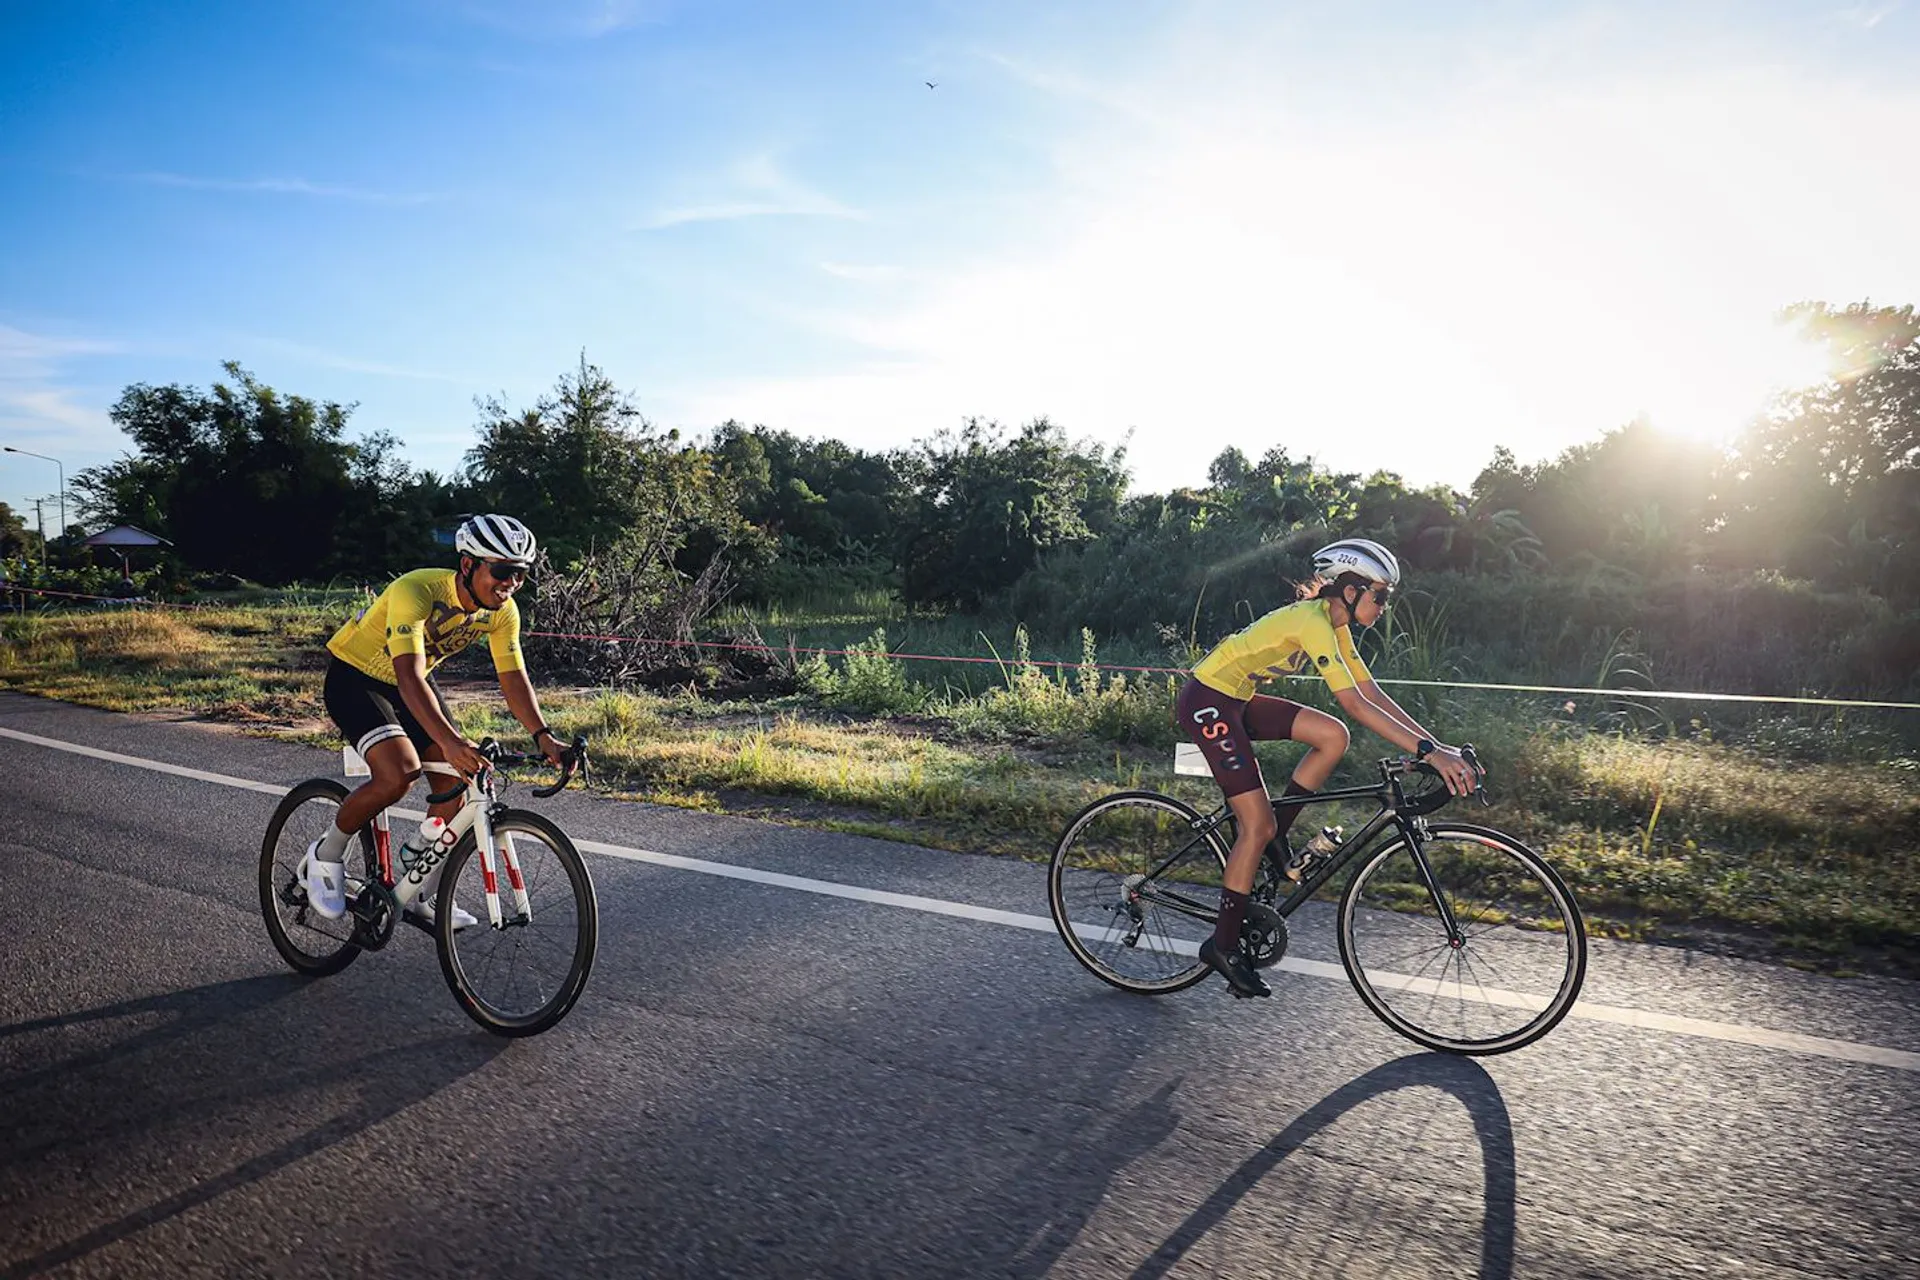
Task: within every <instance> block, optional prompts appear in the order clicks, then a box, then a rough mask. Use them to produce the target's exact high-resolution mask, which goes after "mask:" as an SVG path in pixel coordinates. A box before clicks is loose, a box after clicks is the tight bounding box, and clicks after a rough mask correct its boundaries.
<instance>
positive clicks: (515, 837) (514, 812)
mask: <svg viewBox="0 0 1920 1280" xmlns="http://www.w3.org/2000/svg"><path fill="white" fill-rule="evenodd" d="M493 836H494V847H495V849H496V851H497V852H496V855H495V866H494V871H495V875H496V877H497V883H498V892H499V895H500V912H501V916H502V919H503V921H504V922H505V923H504V924H503V925H502V927H501V928H498V929H496V928H494V927H493V926H492V924H491V922H490V921H489V919H488V917H487V898H486V886H485V882H484V876H483V873H482V867H481V862H480V856H479V853H478V848H477V846H476V844H475V843H474V836H473V832H471V831H469V832H468V833H467V835H466V837H465V838H464V839H462V840H461V842H460V844H459V847H457V848H456V849H454V851H453V853H452V854H450V855H449V856H448V859H447V869H446V870H445V871H444V872H442V873H441V877H440V897H439V901H438V902H437V903H436V904H435V908H434V919H435V925H436V932H437V934H438V935H439V939H440V970H441V972H442V973H444V974H445V975H446V979H447V986H449V987H450V988H452V990H453V997H454V999H455V1000H458V1001H459V1002H460V1007H461V1008H462V1009H465V1010H466V1011H467V1016H469V1017H471V1018H472V1019H473V1020H474V1021H475V1022H477V1023H479V1024H480V1025H481V1026H483V1027H485V1028H486V1029H487V1030H489V1031H491V1032H493V1033H494V1034H495V1035H503V1036H531V1035H538V1034H539V1033H540V1032H542V1031H545V1030H546V1029H547V1028H549V1027H551V1026H553V1025H554V1024H555V1023H556V1022H558V1021H560V1019H562V1018H564V1017H566V1016H567V1011H568V1010H569V1009H571V1008H573V1003H574V1001H576V1000H578V999H579V998H580V993H581V991H582V990H584V989H585V988H586V985H587V974H588V973H589V972H590V971H591V970H592V968H593V957H594V953H595V951H596V950H597V949H598V947H599V940H600V913H599V906H598V904H597V903H596V901H595V898H594V893H593V878H592V877H591V876H589V875H588V874H587V864H586V863H585V862H584V861H582V860H581V857H580V851H579V850H578V849H575V848H574V847H573V841H572V840H570V839H568V838H567V834H566V832H564V831H562V830H561V829H560V828H559V827H557V826H555V825H554V824H553V823H552V822H550V821H549V820H547V819H546V818H543V817H541V816H540V815H539V814H537V813H529V812H527V811H526V810H524V809H508V810H506V811H505V812H504V813H501V814H500V815H499V816H498V817H496V818H495V819H494V820H493ZM509 841H511V842H512V848H513V853H514V857H515V860H516V861H517V862H518V864H519V867H520V876H521V882H522V883H523V884H525V886H526V890H527V904H528V908H529V910H528V913H527V915H526V917H525V918H524V919H521V918H519V907H518V905H517V903H516V900H515V898H514V894H513V888H512V885H511V883H510V882H509V879H508V872H507V865H506V849H507V845H508V842H509ZM456 905H458V906H462V907H465V908H466V909H467V910H468V911H470V912H472V913H473V914H474V915H475V916H477V917H478V918H479V923H477V924H473V925H469V926H468V927H466V928H465V929H459V930H456V929H455V928H454V927H453V926H454V911H453V908H454V907H455V906H456Z"/></svg>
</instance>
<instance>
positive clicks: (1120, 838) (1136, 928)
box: [1047, 791, 1227, 995]
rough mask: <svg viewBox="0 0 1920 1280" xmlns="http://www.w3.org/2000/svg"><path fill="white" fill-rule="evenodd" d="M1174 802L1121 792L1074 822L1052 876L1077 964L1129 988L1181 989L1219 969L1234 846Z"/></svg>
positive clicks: (1056, 911) (1059, 918) (1056, 917)
mask: <svg viewBox="0 0 1920 1280" xmlns="http://www.w3.org/2000/svg"><path fill="white" fill-rule="evenodd" d="M1200 821H1201V818H1200V815H1199V814H1198V813H1197V812H1195V811H1194V810H1193V809H1192V808H1190V807H1189V806H1187V805H1185V804H1183V803H1181V802H1180V801H1178V800H1175V799H1174V798H1173V797H1172V796H1163V795H1159V794H1157V793H1155V792H1152V791H1121V792H1118V793H1116V794H1114V795H1110V796H1107V797H1105V798H1103V799H1100V800H1096V801H1094V802H1093V803H1092V804H1090V805H1088V806H1087V807H1086V808H1085V809H1083V810H1081V811H1080V814H1079V816H1078V817H1076V818H1074V820H1073V821H1072V822H1070V823H1068V824H1067V829H1066V832H1065V834H1063V835H1062V836H1061V837H1060V843H1059V845H1058V846H1057V847H1056V848H1055V849H1054V851H1053V860H1052V862H1051V864H1050V865H1049V867H1048V870H1047V905H1048V906H1049V907H1050V908H1051V909H1052V912H1053V924H1054V927H1055V928H1056V929H1058V930H1059V931H1060V937H1061V938H1062V939H1063V940H1064V941H1065V942H1066V944H1067V950H1068V951H1071V952H1072V953H1073V958H1074V959H1076V960H1078V961H1079V962H1080V963H1081V964H1083V965H1085V966H1086V967H1087V968H1088V969H1090V970H1092V972H1093V974H1094V976H1095V977H1097V978H1099V979H1100V980H1101V981H1103V982H1109V983H1112V984H1113V985H1114V986H1116V987H1119V988H1120V989H1121V990H1123V991H1135V992H1139V993H1141V994H1143V995H1162V994H1165V993H1166V992H1169V991H1182V990H1185V989H1186V988H1188V987H1190V986H1192V985H1193V984H1194V983H1196V982H1199V981H1200V980H1201V979H1202V978H1204V977H1206V976H1207V974H1208V973H1210V972H1212V971H1211V970H1210V969H1208V968H1207V966H1206V965H1205V964H1204V963H1203V962H1202V961H1201V960H1200V958H1199V947H1200V944H1201V943H1202V942H1204V941H1205V940H1206V939H1207V938H1208V937H1209V936H1210V935H1211V934H1212V933H1213V922H1214V918H1215V916H1216V914H1217V913H1218V911H1219V909H1220V876H1221V873H1222V871H1224V870H1225V868H1226V865H1227V846H1226V844H1225V842H1224V841H1222V840H1221V839H1220V836H1219V833H1218V832H1216V831H1213V830H1208V831H1199V830H1196V827H1197V826H1198V824H1199V823H1200Z"/></svg>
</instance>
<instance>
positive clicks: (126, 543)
mask: <svg viewBox="0 0 1920 1280" xmlns="http://www.w3.org/2000/svg"><path fill="white" fill-rule="evenodd" d="M80 545H81V546H83V547H170V546H172V545H173V544H172V543H171V542H168V541H167V540H166V539H165V538H163V537H161V536H160V535H159V534H157V533H148V532H147V531H146V530H145V529H136V528H134V527H133V526H132V525H130V524H117V525H115V526H113V528H111V529H103V530H102V531H101V532H99V533H96V534H94V535H93V536H92V537H91V538H86V539H83V540H82V541H81V543H80ZM121 554H122V555H125V554H126V553H125V552H124V551H123V552H121Z"/></svg>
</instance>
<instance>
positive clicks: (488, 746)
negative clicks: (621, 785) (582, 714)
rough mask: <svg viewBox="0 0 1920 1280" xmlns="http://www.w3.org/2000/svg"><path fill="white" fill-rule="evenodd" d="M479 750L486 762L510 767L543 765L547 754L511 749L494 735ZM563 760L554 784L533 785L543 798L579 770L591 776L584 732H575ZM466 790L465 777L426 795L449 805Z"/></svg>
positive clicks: (562, 753) (557, 792)
mask: <svg viewBox="0 0 1920 1280" xmlns="http://www.w3.org/2000/svg"><path fill="white" fill-rule="evenodd" d="M479 749H480V754H481V755H483V756H485V757H486V760H487V764H488V765H489V766H492V767H499V768H511V767H513V766H514V765H522V764H540V763H544V762H545V760H546V757H545V756H544V755H538V754H527V753H525V752H519V751H508V750H507V749H505V748H504V747H502V746H501V745H500V744H499V743H498V742H496V741H494V740H493V739H492V738H482V739H481V740H480V747H479ZM560 760H561V767H560V776H559V778H558V779H556V780H555V781H554V782H553V784H552V785H551V786H545V787H536V788H534V792H533V794H534V795H536V796H538V797H540V798H541V799H542V800H544V799H546V798H547V797H548V796H553V795H558V794H559V793H560V791H561V789H562V788H564V787H565V786H566V785H567V783H569V782H571V781H573V775H574V773H575V772H576V771H578V772H579V774H580V776H581V777H582V778H585V777H586V776H587V775H588V772H589V770H590V768H591V765H590V763H589V761H588V760H587V735H586V734H584V733H576V734H574V735H573V741H572V742H570V743H568V744H567V748H566V750H564V751H562V752H561V753H560ZM466 789H467V781H466V779H465V778H462V779H461V780H460V781H458V782H456V783H454V784H453V785H452V786H450V787H448V788H447V789H446V790H445V791H435V792H432V793H430V794H429V795H428V796H427V803H428V804H446V803H448V802H449V801H452V800H458V799H459V798H460V793H461V792H463V791H465V790H466Z"/></svg>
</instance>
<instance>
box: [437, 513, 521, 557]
mask: <svg viewBox="0 0 1920 1280" xmlns="http://www.w3.org/2000/svg"><path fill="white" fill-rule="evenodd" d="M453 547H454V550H456V551H458V552H459V553H460V554H461V555H463V556H473V557H474V558H475V559H478V560H505V561H506V562H507V563H509V564H525V565H530V564H532V563H533V557H534V556H535V555H537V554H538V553H539V550H540V547H539V544H538V543H536V542H535V541H534V537H533V530H531V529H529V528H527V526H525V525H524V524H521V523H520V522H519V521H518V520H515V519H514V518H513V517H512V516H495V515H488V516H474V517H473V518H471V519H470V520H468V521H467V522H466V523H465V524H463V525H461V526H460V528H459V529H457V530H456V531H455V532H454V535H453Z"/></svg>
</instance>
